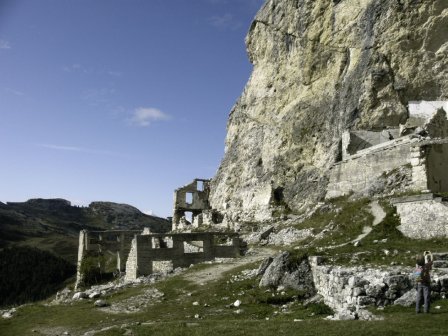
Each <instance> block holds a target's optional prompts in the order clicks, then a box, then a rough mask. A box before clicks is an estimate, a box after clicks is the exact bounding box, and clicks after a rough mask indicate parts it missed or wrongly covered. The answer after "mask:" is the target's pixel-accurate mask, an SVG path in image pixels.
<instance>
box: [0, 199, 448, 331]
mask: <svg viewBox="0 0 448 336" xmlns="http://www.w3.org/2000/svg"><path fill="white" fill-rule="evenodd" d="M333 205H334V206H333V210H330V211H327V212H325V213H317V214H316V215H314V216H313V217H312V218H311V219H310V220H309V221H307V222H304V223H301V224H298V225H297V227H301V228H304V227H309V226H313V227H315V228H316V232H319V230H321V229H323V228H324V227H328V224H329V223H330V222H331V221H333V224H334V227H333V229H332V230H330V231H331V233H332V234H331V235H327V236H325V237H324V238H322V239H321V240H317V241H314V242H312V243H309V242H308V243H307V244H308V245H307V247H304V245H303V244H297V245H296V246H293V247H292V250H293V251H295V252H296V253H298V254H300V253H303V252H304V251H308V252H309V254H321V255H326V256H327V257H328V260H330V261H331V260H333V261H334V262H335V263H338V264H339V263H343V264H344V263H345V264H367V263H369V264H372V265H389V264H390V263H391V262H395V263H403V264H404V265H409V267H410V268H412V264H413V262H412V260H411V258H412V256H413V255H414V253H416V252H421V251H422V250H426V249H431V250H432V251H446V250H447V242H448V240H446V239H444V240H430V241H417V240H412V239H407V238H404V237H403V236H402V235H401V234H400V232H399V231H398V230H397V229H396V225H397V224H398V218H397V216H396V214H394V211H393V209H392V208H388V209H387V210H388V211H387V217H386V218H385V220H384V221H383V222H382V223H380V224H379V225H378V226H376V227H375V228H374V230H373V231H372V233H371V234H370V235H369V236H367V237H366V238H365V239H364V240H363V241H362V244H361V246H359V247H354V246H353V245H351V244H348V245H345V246H342V247H337V248H334V249H329V250H324V251H322V250H321V248H322V247H324V246H328V245H329V244H330V245H338V244H340V243H343V242H347V241H350V240H352V239H353V238H355V237H356V236H357V235H358V234H359V233H360V232H361V231H362V227H363V226H364V225H369V224H370V223H371V221H372V218H371V216H370V215H369V214H368V212H367V206H368V202H367V201H366V200H358V201H350V202H348V201H347V200H346V199H339V200H335V201H334V202H333ZM382 239H387V241H386V242H385V243H375V242H374V240H382ZM384 249H389V250H390V251H394V250H397V253H396V254H395V255H393V254H394V253H390V254H389V255H386V254H385V253H384V252H383V250H384ZM354 255H358V257H356V258H353V256H354ZM257 266H258V265H255V264H254V265H250V266H244V267H246V268H247V267H249V268H255V267H257ZM204 267H213V266H208V265H197V266H195V267H193V268H192V269H190V270H188V272H195V270H197V269H203V268H204ZM216 267H219V264H218V265H216ZM244 267H242V268H240V269H235V270H233V271H231V272H229V273H228V274H226V275H225V277H224V278H222V279H220V280H217V281H215V282H211V283H208V284H205V285H203V286H200V285H197V284H193V283H191V282H188V281H186V280H184V279H183V278H182V277H181V276H175V277H172V278H170V279H167V280H165V281H163V282H160V283H157V284H155V285H151V286H156V287H157V288H158V289H159V290H161V291H162V292H163V293H165V296H164V300H163V301H162V302H160V303H155V304H154V305H150V306H148V307H146V308H145V310H144V311H142V312H140V313H136V314H117V315H110V314H106V313H103V312H101V311H100V310H99V309H97V308H94V307H93V303H92V302H76V303H74V304H73V305H67V306H62V307H61V306H45V305H43V304H38V305H29V306H26V307H24V308H22V309H20V310H19V313H18V314H17V316H16V317H14V318H13V319H11V320H0V335H5V336H6V335H27V334H30V333H31V330H33V329H35V330H47V331H48V330H50V331H51V330H53V331H59V332H61V330H62V331H64V330H68V331H69V332H70V334H71V335H79V334H82V333H83V332H85V331H87V330H92V329H95V330H99V329H101V328H104V327H108V326H114V325H116V326H118V327H116V328H113V329H111V330H109V331H105V332H103V333H100V335H123V334H124V332H125V330H126V329H132V330H133V332H134V334H135V335H206V334H209V333H210V332H214V333H216V332H218V333H220V334H223V335H227V334H228V335H255V334H256V335H273V334H280V335H297V334H300V335H318V334H320V333H322V334H325V335H379V334H383V335H421V334H425V335H447V331H446V330H448V318H447V316H448V300H439V301H437V302H434V303H433V307H434V306H440V307H441V308H440V309H433V310H432V314H429V315H415V313H414V309H413V308H412V307H411V308H403V307H386V309H385V310H384V311H377V310H375V308H372V309H373V310H374V312H375V314H378V315H383V316H384V318H385V319H384V320H383V321H326V320H323V317H325V316H326V315H328V314H329V312H328V311H326V309H325V307H322V306H319V305H310V306H308V307H304V306H303V305H302V301H301V299H300V297H298V293H295V292H293V291H287V292H286V293H285V294H284V295H281V294H280V293H275V292H273V291H269V292H266V290H265V289H259V288H258V286H257V284H258V279H246V280H244V279H243V280H241V279H240V280H241V281H238V279H239V278H238V275H241V271H242V269H243V268H244ZM144 289H145V286H143V287H136V288H131V289H127V290H124V291H122V292H120V293H117V294H114V295H112V296H111V297H109V298H107V301H108V302H110V303H112V304H113V303H114V302H115V301H120V300H123V299H125V298H128V297H131V296H133V295H137V294H140V293H142V292H143V291H144ZM237 299H239V300H241V301H242V305H241V306H240V307H239V308H235V307H230V306H229V305H230V304H231V303H233V302H235V300H237ZM193 302H199V305H193ZM284 305H286V311H287V312H282V306H284ZM237 309H241V310H242V311H241V312H240V313H239V314H238V313H237ZM276 312H277V313H276ZM195 314H198V315H199V316H200V318H199V319H196V318H195V317H194V316H195ZM266 318H268V319H269V320H266ZM295 319H296V320H302V321H296V322H295V321H294V320H295ZM136 322H139V323H141V324H140V325H135V323H136ZM122 324H134V325H131V326H129V327H127V328H124V329H123V328H120V326H121V325H122ZM52 328H54V329H52ZM58 328H59V329H58ZM61 328H62V329H61ZM33 334H35V335H39V332H36V333H33Z"/></svg>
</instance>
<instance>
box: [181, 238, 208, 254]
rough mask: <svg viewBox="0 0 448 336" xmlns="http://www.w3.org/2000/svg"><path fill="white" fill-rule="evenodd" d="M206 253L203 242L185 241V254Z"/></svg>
mask: <svg viewBox="0 0 448 336" xmlns="http://www.w3.org/2000/svg"><path fill="white" fill-rule="evenodd" d="M201 252H204V242H203V241H202V240H191V241H184V253H201Z"/></svg>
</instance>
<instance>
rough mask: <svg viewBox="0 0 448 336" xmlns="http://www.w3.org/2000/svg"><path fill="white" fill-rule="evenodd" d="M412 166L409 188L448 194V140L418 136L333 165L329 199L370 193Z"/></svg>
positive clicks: (361, 153)
mask: <svg viewBox="0 0 448 336" xmlns="http://www.w3.org/2000/svg"><path fill="white" fill-rule="evenodd" d="M408 164H410V165H411V176H412V177H411V178H412V183H411V185H410V186H409V189H411V190H415V191H423V192H428V191H432V192H446V191H448V175H447V174H446V172H447V171H448V139H443V140H425V139H424V138H421V137H418V136H405V137H401V138H399V139H397V140H392V141H389V142H387V143H382V144H379V145H377V146H373V147H370V148H367V149H364V150H361V151H358V152H357V153H356V154H355V155H352V156H350V157H349V158H348V159H346V160H343V161H341V162H338V163H336V164H335V165H333V167H332V168H331V169H330V172H329V184H328V186H327V194H326V198H327V199H328V198H334V197H339V196H343V195H348V194H350V193H351V192H354V193H358V194H369V190H370V189H371V188H374V185H375V182H376V181H377V180H378V178H379V177H380V176H381V175H382V174H385V173H387V172H390V171H392V170H394V169H397V168H399V167H403V166H406V165H408Z"/></svg>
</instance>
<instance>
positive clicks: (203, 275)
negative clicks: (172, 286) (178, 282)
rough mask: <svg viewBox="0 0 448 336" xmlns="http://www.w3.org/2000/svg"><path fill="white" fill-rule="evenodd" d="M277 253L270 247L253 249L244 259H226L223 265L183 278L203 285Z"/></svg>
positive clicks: (189, 274)
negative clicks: (235, 269)
mask: <svg viewBox="0 0 448 336" xmlns="http://www.w3.org/2000/svg"><path fill="white" fill-rule="evenodd" d="M275 253H276V250H274V249H272V248H268V247H264V248H257V249H252V250H251V251H250V252H249V253H248V254H246V255H245V256H244V257H240V258H234V259H233V258H232V259H230V258H229V259H224V261H223V262H222V263H216V264H213V265H212V266H211V267H208V268H206V269H203V270H199V271H197V272H194V273H188V274H185V275H183V278H184V279H185V280H189V281H192V282H194V283H196V284H198V285H202V284H205V283H207V282H210V281H214V280H217V279H219V278H221V277H222V276H223V274H224V273H225V272H227V271H230V270H232V269H234V268H237V267H239V266H242V265H247V264H250V263H253V262H257V261H260V262H261V261H262V260H263V259H265V258H267V257H269V256H272V255H273V254H275Z"/></svg>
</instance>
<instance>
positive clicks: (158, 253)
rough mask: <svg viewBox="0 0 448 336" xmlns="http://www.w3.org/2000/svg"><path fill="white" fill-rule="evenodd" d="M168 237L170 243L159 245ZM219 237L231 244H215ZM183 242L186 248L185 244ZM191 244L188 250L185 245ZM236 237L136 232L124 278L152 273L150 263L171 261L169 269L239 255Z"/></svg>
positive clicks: (224, 234)
mask: <svg viewBox="0 0 448 336" xmlns="http://www.w3.org/2000/svg"><path fill="white" fill-rule="evenodd" d="M166 238H169V240H170V241H172V244H169V245H165V244H159V243H158V242H160V241H165V240H166ZM220 239H223V240H224V241H226V242H227V240H229V239H230V241H231V244H226V243H224V244H219V243H217V242H216V240H220ZM186 245H187V247H186ZM190 245H192V246H195V247H196V248H194V249H191V248H189V246H190ZM240 248H241V247H240V239H239V237H238V234H236V233H218V232H201V233H173V234H149V235H136V236H135V238H134V239H133V241H132V248H131V252H130V253H129V257H128V260H127V263H126V280H135V279H136V278H138V277H140V276H146V275H149V274H151V273H152V272H153V266H154V262H162V261H163V262H166V261H169V262H171V263H172V267H173V268H177V267H188V266H190V265H191V264H196V263H199V262H203V261H207V260H213V259H214V258H235V257H237V256H239V255H240V252H241V251H240Z"/></svg>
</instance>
